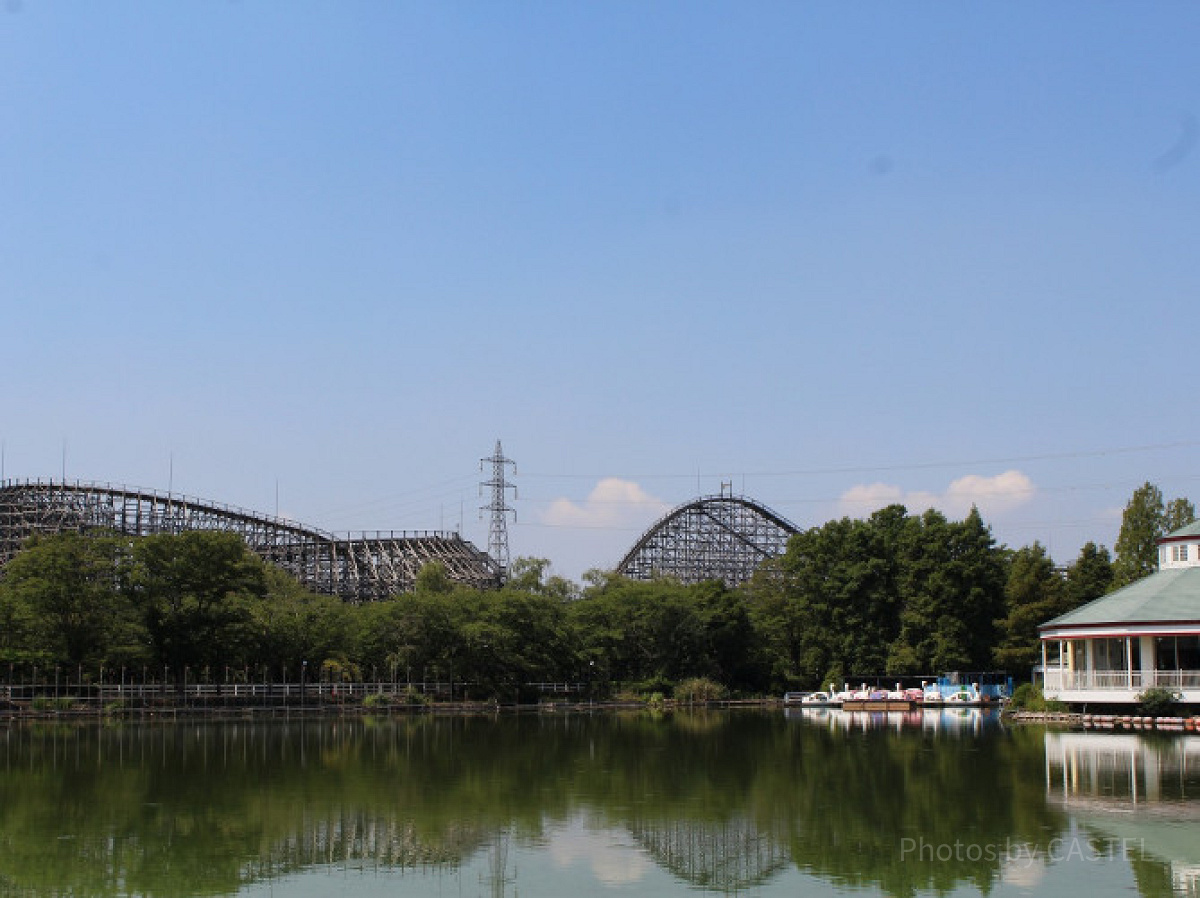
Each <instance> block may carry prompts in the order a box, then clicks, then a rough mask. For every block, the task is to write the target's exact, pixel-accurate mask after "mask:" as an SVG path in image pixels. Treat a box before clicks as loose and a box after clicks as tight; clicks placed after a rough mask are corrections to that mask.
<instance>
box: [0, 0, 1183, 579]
mask: <svg viewBox="0 0 1200 898" xmlns="http://www.w3.org/2000/svg"><path fill="white" fill-rule="evenodd" d="M1197 46H1200V5H1197V4H1195V3H1172V2H1162V3H1155V4H1135V3H1131V2H1130V3H1057V4H1045V3H1032V2H1031V3H1011V4H1004V5H995V4H932V3H904V4H892V3H860V4H834V3H815V2H813V3H803V2H786V3H768V2H757V3H755V2H751V3H732V2H728V3H703V2H694V3H668V2H650V3H631V2H605V3H599V2H597V3H549V2H519V3H513V2H501V0H497V2H487V3H483V2H479V3H404V2H395V3H385V2H362V3H355V2H339V3H332V2H321V3H317V2H288V3H284V2H258V0H239V2H218V0H208V2H191V0H180V2H175V3H170V4H165V3H152V2H148V0H147V2H137V3H127V2H95V3H84V2H54V3H51V2H40V0H4V2H3V5H2V6H0V311H2V312H3V315H2V317H0V322H2V324H0V327H2V328H3V337H2V338H0V346H2V347H3V349H2V350H0V353H2V355H0V358H3V360H4V363H5V364H4V366H3V369H4V389H3V390H2V391H0V439H2V440H3V446H4V452H3V455H4V473H5V476H7V477H10V478H14V477H15V478H25V477H58V476H60V475H61V473H62V470H63V467H64V455H65V468H66V474H67V476H68V478H71V479H75V478H78V479H82V480H97V481H112V482H121V483H128V484H133V485H138V486H144V487H153V488H158V489H166V488H167V487H168V486H172V487H173V488H174V489H175V490H177V491H183V492H186V493H188V494H191V495H197V496H201V497H205V498H211V499H217V500H220V501H224V502H228V503H232V504H237V505H242V506H246V507H250V508H256V509H260V510H263V511H267V512H271V511H274V509H275V503H276V495H277V493H278V497H279V510H280V512H281V513H282V514H284V515H287V516H289V517H292V518H294V519H297V520H300V521H304V522H306V523H310V524H313V525H315V526H320V527H323V528H325V529H331V530H339V531H343V530H357V529H375V528H383V529H411V530H419V529H443V528H444V529H453V528H456V527H459V526H460V524H461V527H462V530H463V533H464V535H466V536H467V537H468V538H470V539H472V540H473V541H475V542H476V543H477V544H478V545H481V546H486V544H487V530H486V519H485V520H481V519H480V517H479V513H478V507H479V505H480V504H481V503H482V502H483V501H485V500H486V497H483V498H481V497H480V495H479V491H478V483H479V482H480V481H481V480H483V479H485V477H486V474H487V472H484V473H481V472H480V470H479V459H480V458H482V457H483V456H485V455H488V454H490V453H491V451H492V448H493V446H494V444H495V441H496V440H497V439H500V440H502V441H503V445H504V449H505V452H506V453H507V455H508V456H510V457H511V458H513V459H515V460H516V461H517V475H516V477H515V478H514V482H515V483H516V484H517V488H518V498H517V499H516V501H515V502H514V503H513V504H514V506H515V507H516V509H517V521H516V523H515V524H513V525H512V526H511V528H510V543H511V548H512V553H513V554H514V555H533V556H543V557H549V558H550V559H551V560H552V562H553V564H554V569H555V570H556V571H557V572H558V573H562V574H564V575H566V576H569V577H572V578H578V577H579V575H580V574H581V573H582V572H583V571H584V570H586V569H587V568H589V567H612V566H613V565H615V564H616V562H617V561H618V560H619V559H620V557H621V555H622V554H623V553H624V551H625V550H626V549H627V548H628V547H629V546H630V545H631V544H632V543H633V542H634V541H635V540H636V539H637V537H638V536H639V534H640V533H641V532H642V530H643V529H644V528H645V527H647V526H648V525H650V524H651V523H653V521H654V520H655V519H656V518H657V517H658V516H660V515H661V514H662V513H663V512H665V511H666V510H668V509H669V508H671V507H673V506H674V505H677V504H679V503H681V502H685V501H688V500H690V499H691V498H694V497H695V496H696V495H698V494H711V493H716V492H718V491H719V490H720V488H721V484H722V483H723V482H729V483H732V488H733V490H734V491H735V492H737V493H741V494H745V495H748V496H751V497H753V498H756V499H758V500H760V501H762V502H764V503H766V504H767V505H769V506H771V507H773V508H774V509H776V510H777V511H779V512H780V513H782V514H784V515H785V516H787V517H789V518H790V519H792V520H793V521H795V522H796V523H797V524H798V525H800V526H805V527H807V526H813V525H819V524H821V523H823V522H825V521H826V520H828V519H830V518H833V517H839V516H841V515H843V514H863V513H866V512H867V511H869V510H870V508H871V507H872V506H873V505H875V504H880V503H883V502H886V501H895V500H898V501H903V502H906V503H907V504H908V505H909V507H910V509H911V510H913V511H920V510H922V508H924V507H926V506H928V505H936V506H937V507H940V508H942V509H943V510H945V511H946V512H947V513H948V514H950V515H951V516H961V514H963V513H964V512H965V509H966V508H969V506H970V504H971V502H972V501H974V502H977V503H978V504H979V507H980V509H981V511H982V513H983V515H984V517H985V519H986V520H987V521H988V522H989V523H990V524H991V525H992V527H993V531H994V533H995V535H996V537H997V539H998V540H1000V541H1001V542H1004V543H1007V544H1008V545H1012V546H1019V545H1025V544H1028V543H1031V542H1033V541H1034V540H1039V541H1040V542H1041V543H1042V544H1043V545H1046V546H1048V547H1049V548H1050V550H1051V552H1052V553H1053V555H1054V556H1055V558H1056V559H1057V560H1059V561H1061V562H1069V561H1070V560H1072V559H1073V557H1074V556H1075V554H1076V553H1077V552H1078V549H1079V547H1080V545H1081V544H1082V543H1083V542H1085V541H1087V540H1095V541H1097V542H1100V543H1104V544H1106V545H1109V546H1111V545H1112V543H1113V541H1114V540H1115V538H1116V532H1117V528H1118V526H1119V520H1120V510H1121V508H1122V507H1123V505H1124V504H1125V502H1126V501H1127V500H1128V497H1129V495H1130V494H1131V493H1132V492H1133V490H1134V489H1135V488H1136V487H1137V486H1138V485H1139V484H1141V483H1142V482H1143V481H1146V480H1150V481H1152V482H1155V483H1157V484H1158V485H1159V486H1161V487H1162V489H1163V491H1164V492H1165V493H1166V494H1167V496H1168V497H1172V496H1181V495H1182V496H1190V497H1192V498H1193V499H1200V483H1198V478H1200V465H1198V464H1197V461H1198V460H1200V429H1198V428H1197V425H1196V423H1195V422H1196V421H1197V415H1196V413H1195V411H1194V410H1193V405H1194V400H1193V399H1192V396H1191V394H1192V388H1191V384H1190V377H1189V375H1188V371H1189V370H1190V366H1191V364H1192V363H1194V360H1195V347H1196V337H1195V334H1196V330H1197V325H1196V323H1195V318H1196V314H1195V313H1196V304H1195V301H1196V298H1197V296H1198V295H1200V253H1198V252H1197V246H1200V239H1198V238H1200V211H1198V210H1200V147H1198V146H1197V145H1196V144H1197V141H1198V138H1200V126H1198V124H1197V116H1200V80H1198V79H1197V77H1196V75H1197V71H1198V69H1197V64H1196V50H1195V48H1196V47H1197ZM64 447H65V453H64Z"/></svg>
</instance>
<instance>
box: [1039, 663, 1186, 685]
mask: <svg viewBox="0 0 1200 898" xmlns="http://www.w3.org/2000/svg"><path fill="white" fill-rule="evenodd" d="M1152 686H1161V687H1164V688H1167V689H1200V670H1153V671H1141V670H1135V671H1132V672H1130V671H1125V670H1063V669H1061V668H1056V667H1052V668H1050V669H1049V670H1047V671H1046V672H1045V688H1046V689H1049V690H1060V689H1066V690H1075V689H1079V690H1086V689H1096V690H1106V691H1111V690H1120V689H1136V690H1138V691H1141V690H1143V689H1149V688H1150V687H1152Z"/></svg>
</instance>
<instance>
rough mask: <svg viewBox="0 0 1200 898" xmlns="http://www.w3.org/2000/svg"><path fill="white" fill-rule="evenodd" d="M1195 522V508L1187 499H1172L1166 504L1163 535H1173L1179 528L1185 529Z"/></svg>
mask: <svg viewBox="0 0 1200 898" xmlns="http://www.w3.org/2000/svg"><path fill="white" fill-rule="evenodd" d="M1195 520H1196V506H1195V505H1193V504H1192V503H1191V502H1190V501H1189V500H1188V499H1172V500H1171V501H1170V502H1168V503H1167V510H1166V514H1165V515H1164V516H1163V531H1164V533H1173V532H1175V531H1176V530H1178V529H1179V528H1180V527H1186V526H1187V525H1188V524H1191V523H1193V522H1194V521H1195Z"/></svg>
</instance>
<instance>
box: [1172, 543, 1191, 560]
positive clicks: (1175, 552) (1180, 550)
mask: <svg viewBox="0 0 1200 898" xmlns="http://www.w3.org/2000/svg"><path fill="white" fill-rule="evenodd" d="M1171 560H1172V561H1187V560H1188V547H1187V543H1176V544H1175V545H1173V546H1171Z"/></svg>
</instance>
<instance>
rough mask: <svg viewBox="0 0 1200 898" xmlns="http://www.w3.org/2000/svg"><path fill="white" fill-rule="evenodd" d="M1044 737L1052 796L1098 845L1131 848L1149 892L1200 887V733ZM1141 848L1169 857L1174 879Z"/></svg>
mask: <svg viewBox="0 0 1200 898" xmlns="http://www.w3.org/2000/svg"><path fill="white" fill-rule="evenodd" d="M1045 743H1046V792H1047V795H1048V797H1049V799H1050V801H1051V803H1053V804H1056V805H1058V806H1059V807H1061V808H1063V809H1064V810H1065V811H1067V812H1069V813H1070V814H1071V816H1072V817H1073V818H1074V819H1075V820H1077V821H1078V822H1079V823H1080V824H1081V825H1082V826H1084V827H1085V828H1086V829H1087V830H1088V831H1089V833H1091V834H1092V836H1093V838H1094V839H1095V842H1094V843H1093V847H1095V848H1096V849H1097V850H1104V851H1109V852H1113V851H1116V852H1120V853H1123V854H1129V855H1131V856H1132V857H1133V863H1134V871H1135V875H1137V876H1138V879H1139V884H1140V885H1142V893H1143V894H1154V893H1162V892H1164V891H1174V892H1177V893H1178V892H1183V893H1186V894H1192V895H1196V894H1200V739H1197V738H1196V737H1194V736H1175V737H1170V736H1163V735H1161V734H1146V735H1140V734H1134V733H1129V734H1123V733H1122V734H1115V733H1047V734H1046V736H1045ZM1143 854H1145V855H1151V856H1154V857H1157V858H1161V859H1162V860H1163V861H1165V862H1166V872H1167V875H1168V877H1169V884H1168V883H1167V882H1166V881H1164V877H1163V875H1162V870H1161V869H1160V867H1158V866H1157V865H1153V864H1151V865H1146V864H1144V863H1142V862H1141V855H1143ZM1143 880H1144V882H1143Z"/></svg>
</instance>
